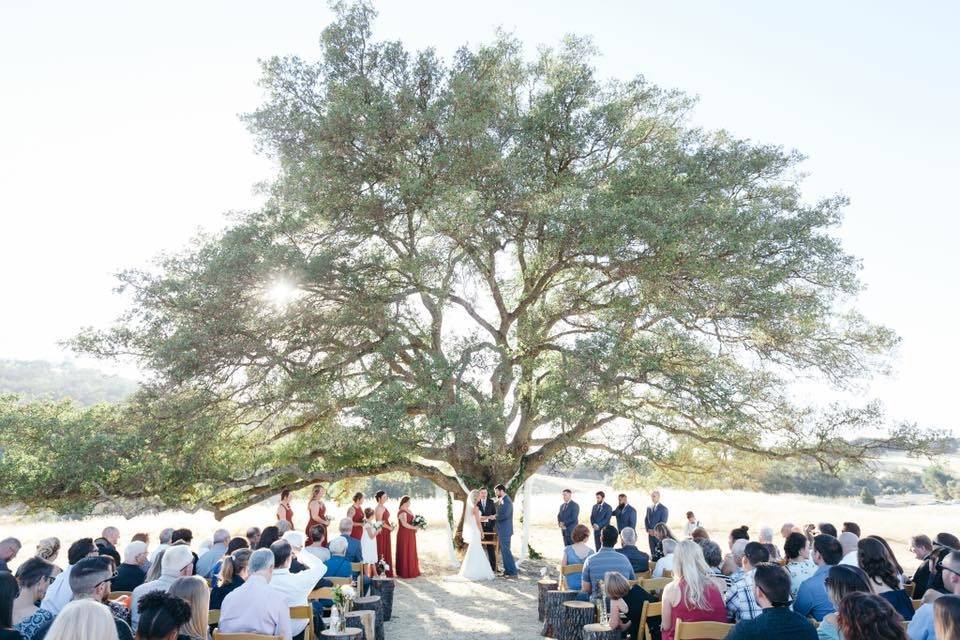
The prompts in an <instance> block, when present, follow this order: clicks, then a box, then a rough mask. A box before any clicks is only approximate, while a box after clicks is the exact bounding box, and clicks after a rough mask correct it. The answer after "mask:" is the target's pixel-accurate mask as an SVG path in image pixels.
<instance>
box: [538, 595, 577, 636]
mask: <svg viewBox="0 0 960 640" xmlns="http://www.w3.org/2000/svg"><path fill="white" fill-rule="evenodd" d="M576 597H577V592H576V591H570V590H568V589H551V590H550V591H547V598H546V608H545V609H544V613H543V627H542V628H541V629H540V635H542V636H545V637H547V638H556V637H557V631H558V630H559V629H560V623H562V622H563V603H564V602H566V601H568V600H573V599H574V598H576Z"/></svg>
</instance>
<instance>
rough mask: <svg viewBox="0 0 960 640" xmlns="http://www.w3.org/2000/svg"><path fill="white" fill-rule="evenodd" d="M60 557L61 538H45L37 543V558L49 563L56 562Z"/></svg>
mask: <svg viewBox="0 0 960 640" xmlns="http://www.w3.org/2000/svg"><path fill="white" fill-rule="evenodd" d="M58 555H60V538H44V539H43V540H41V541H40V542H38V543H37V557H38V558H40V559H41V560H46V561H47V562H51V563H52V562H54V561H55V560H56V559H57V556H58Z"/></svg>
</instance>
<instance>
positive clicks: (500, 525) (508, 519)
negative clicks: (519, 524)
mask: <svg viewBox="0 0 960 640" xmlns="http://www.w3.org/2000/svg"><path fill="white" fill-rule="evenodd" d="M494 491H496V492H497V498H499V499H500V504H499V505H498V506H497V515H496V523H497V538H498V539H499V540H500V559H501V560H503V575H504V577H507V578H510V577H513V576H516V575H517V563H516V562H514V560H513V552H512V551H510V538H511V537H513V501H512V500H510V496H508V495H507V488H506V487H505V486H503V485H502V484H498V485H497V486H496V488H495V489H494Z"/></svg>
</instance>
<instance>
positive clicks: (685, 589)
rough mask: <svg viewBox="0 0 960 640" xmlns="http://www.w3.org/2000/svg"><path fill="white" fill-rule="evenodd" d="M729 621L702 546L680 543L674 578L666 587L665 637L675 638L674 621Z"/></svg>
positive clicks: (687, 542)
mask: <svg viewBox="0 0 960 640" xmlns="http://www.w3.org/2000/svg"><path fill="white" fill-rule="evenodd" d="M676 620H683V621H684V622H726V621H727V610H726V607H725V606H724V604H723V596H722V595H721V594H720V588H719V587H717V585H716V583H715V582H714V581H713V579H711V578H710V568H709V567H708V566H707V561H706V560H704V559H703V550H702V549H701V548H700V545H699V544H697V543H696V542H694V541H693V540H684V541H682V542H680V543H679V544H678V545H677V548H676V551H674V556H673V581H672V582H671V583H670V584H668V585H667V586H666V588H665V589H664V590H663V614H662V616H661V618H660V629H661V632H662V637H663V640H673V633H674V629H675V628H676V624H675V621H676Z"/></svg>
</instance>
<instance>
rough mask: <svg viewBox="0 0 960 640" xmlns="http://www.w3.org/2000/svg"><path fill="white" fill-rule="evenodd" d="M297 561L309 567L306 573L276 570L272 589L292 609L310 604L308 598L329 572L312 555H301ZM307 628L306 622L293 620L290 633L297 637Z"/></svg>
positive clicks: (321, 562)
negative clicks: (284, 599)
mask: <svg viewBox="0 0 960 640" xmlns="http://www.w3.org/2000/svg"><path fill="white" fill-rule="evenodd" d="M297 559H298V560H299V561H300V562H302V563H303V564H305V565H307V570H306V571H301V572H300V573H290V570H289V569H274V570H273V578H272V579H271V580H270V588H271V589H273V590H274V591H276V592H277V593H279V594H280V595H282V596H283V597H284V598H286V600H287V605H288V606H290V607H299V606H303V605H306V604H308V601H307V597H308V596H309V595H310V592H311V591H313V589H314V588H315V587H316V586H317V582H319V581H320V578H322V577H323V576H324V574H325V573H326V572H327V565H325V564H324V563H323V561H322V560H320V558H318V557H317V556H315V555H313V554H312V553H299V554H297ZM306 627H307V621H306V620H291V621H290V631H291V632H292V633H293V635H297V634H298V633H300V632H301V631H303V630H304V629H305V628H306Z"/></svg>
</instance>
